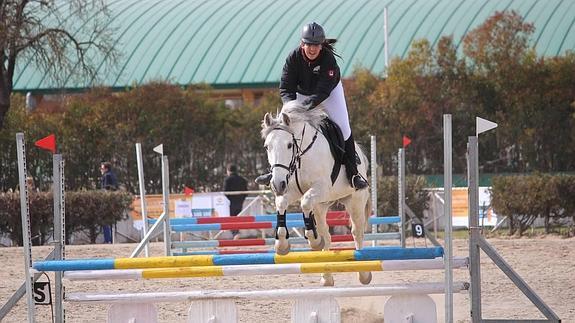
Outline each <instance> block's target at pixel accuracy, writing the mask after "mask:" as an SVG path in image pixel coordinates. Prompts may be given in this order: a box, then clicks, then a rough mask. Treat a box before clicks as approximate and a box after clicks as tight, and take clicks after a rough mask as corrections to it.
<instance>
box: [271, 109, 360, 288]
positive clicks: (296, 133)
mask: <svg viewBox="0 0 575 323" xmlns="http://www.w3.org/2000/svg"><path fill="white" fill-rule="evenodd" d="M326 117H327V115H326V113H325V112H324V110H323V109H321V106H319V107H316V108H315V109H313V110H307V109H306V108H305V107H303V106H301V105H300V103H299V102H297V101H291V102H288V103H286V104H284V106H283V107H282V111H281V113H280V114H279V115H278V116H277V117H276V118H274V117H272V115H271V114H269V113H266V115H265V117H264V119H263V121H262V131H261V134H262V137H263V138H264V140H265V144H264V147H265V149H266V151H267V157H268V162H269V163H270V165H271V169H272V179H271V182H270V185H271V187H272V190H273V191H274V194H275V197H276V198H275V202H276V209H277V212H278V219H277V221H278V222H277V227H276V243H275V251H276V253H278V254H281V255H285V254H287V253H288V252H289V249H290V245H289V241H288V238H289V234H288V229H287V227H286V220H285V219H286V217H285V213H286V209H287V208H288V206H289V205H290V204H292V203H294V202H296V201H297V200H301V209H302V211H303V214H304V222H305V236H306V238H307V239H308V243H309V245H310V247H311V248H312V249H313V250H322V249H323V250H329V248H330V245H331V236H330V234H329V227H328V225H327V222H326V213H327V210H328V208H329V207H330V205H332V204H333V203H335V202H336V201H339V202H341V203H342V204H343V205H344V206H345V209H346V211H347V212H348V213H349V214H350V218H351V232H352V235H353V238H354V242H355V249H357V250H359V249H361V248H362V246H363V236H364V231H365V228H366V224H367V217H368V216H369V214H370V201H369V194H370V193H369V189H364V190H358V191H356V190H355V189H354V188H352V187H351V186H350V183H349V181H348V179H347V177H346V174H345V168H344V167H345V166H343V165H342V167H341V169H340V172H339V175H338V177H337V179H336V180H335V182H334V183H333V184H332V180H331V177H330V174H331V171H332V167H333V166H334V163H335V161H334V158H333V156H332V154H331V151H330V147H329V143H328V141H327V139H326V138H325V137H324V135H323V134H322V133H321V131H320V130H319V129H320V128H319V125H320V123H321V122H322V120H323V119H324V118H326ZM356 151H357V153H358V155H359V157H360V160H361V163H360V164H359V165H358V171H359V173H360V174H361V175H362V176H363V177H364V178H367V176H366V174H367V165H368V159H367V157H366V156H365V154H364V153H363V151H362V150H361V149H360V147H359V146H358V145H357V144H356ZM316 224H317V228H316ZM359 280H360V282H361V283H363V284H369V282H370V281H371V272H360V273H359ZM321 283H322V284H323V285H325V286H332V285H333V284H334V282H333V276H332V275H331V274H329V273H324V274H322V279H321Z"/></svg>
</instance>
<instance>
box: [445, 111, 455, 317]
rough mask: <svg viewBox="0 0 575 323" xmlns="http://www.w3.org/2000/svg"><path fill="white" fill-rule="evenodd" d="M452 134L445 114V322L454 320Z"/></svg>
mask: <svg viewBox="0 0 575 323" xmlns="http://www.w3.org/2000/svg"><path fill="white" fill-rule="evenodd" d="M451 140H452V136H451V114H444V115H443V189H444V194H445V196H444V201H445V204H444V208H443V212H444V218H445V229H444V231H445V253H444V255H443V259H444V263H445V322H446V323H452V322H453V263H452V258H453V249H452V240H451V239H452V237H451V229H452V214H451V213H452V199H451V190H452V166H451V165H452V141H451Z"/></svg>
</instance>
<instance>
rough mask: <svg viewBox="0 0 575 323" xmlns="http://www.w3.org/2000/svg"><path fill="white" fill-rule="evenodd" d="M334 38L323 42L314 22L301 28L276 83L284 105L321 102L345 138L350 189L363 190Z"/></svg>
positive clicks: (266, 179) (267, 177) (263, 180)
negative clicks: (278, 81)
mask: <svg viewBox="0 0 575 323" xmlns="http://www.w3.org/2000/svg"><path fill="white" fill-rule="evenodd" d="M335 42H336V40H335V39H326V38H325V33H324V31H323V28H322V27H321V26H320V25H319V24H317V23H315V22H312V23H309V24H306V25H305V26H303V29H302V32H301V42H300V45H299V46H298V47H297V48H296V49H294V50H293V51H292V52H291V53H290V54H289V56H288V57H287V59H286V62H285V64H284V67H283V72H282V77H281V81H280V95H281V97H282V101H283V102H284V103H286V102H289V101H292V100H298V101H300V102H301V103H302V104H303V105H304V106H307V107H308V108H309V109H313V108H315V107H316V106H318V105H319V104H320V103H323V106H324V107H325V110H326V113H327V115H328V117H329V118H330V119H331V120H332V121H334V122H335V123H336V124H337V125H338V126H339V128H340V129H341V132H342V135H343V138H344V139H345V157H344V165H345V170H346V174H347V178H348V180H349V182H350V184H351V186H352V187H354V188H355V189H363V188H366V187H367V185H368V184H367V182H366V180H365V179H364V178H363V177H362V176H361V175H360V174H359V173H358V171H357V161H356V153H355V142H354V140H353V135H352V133H351V127H350V125H349V116H348V113H347V104H346V102H345V96H344V93H343V86H342V84H341V76H340V71H339V66H338V65H337V62H336V60H335V56H338V57H339V55H337V54H336V53H335V50H334V47H333V44H334V43H335ZM271 178H272V174H271V173H268V174H264V175H261V176H259V177H257V178H256V183H258V184H260V185H269V183H270V181H271Z"/></svg>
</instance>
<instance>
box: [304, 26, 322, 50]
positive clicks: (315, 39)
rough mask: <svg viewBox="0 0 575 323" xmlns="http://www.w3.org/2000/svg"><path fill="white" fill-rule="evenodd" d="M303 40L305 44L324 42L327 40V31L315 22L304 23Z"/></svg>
mask: <svg viewBox="0 0 575 323" xmlns="http://www.w3.org/2000/svg"><path fill="white" fill-rule="evenodd" d="M301 41H302V42H304V43H305V44H313V45H320V44H323V42H324V41H325V32H324V31H323V28H322V26H320V25H319V24H317V23H315V22H312V23H310V24H306V25H304V26H303V29H302V30H301Z"/></svg>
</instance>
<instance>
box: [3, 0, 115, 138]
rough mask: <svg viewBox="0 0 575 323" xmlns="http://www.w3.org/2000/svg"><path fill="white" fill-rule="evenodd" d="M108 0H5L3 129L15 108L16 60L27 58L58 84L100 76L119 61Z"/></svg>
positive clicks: (93, 78)
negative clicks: (13, 100)
mask: <svg viewBox="0 0 575 323" xmlns="http://www.w3.org/2000/svg"><path fill="white" fill-rule="evenodd" d="M110 18H111V16H110V12H109V10H108V8H107V5H106V1H105V0H66V1H56V0H0V128H2V127H3V125H4V120H5V117H6V114H7V113H8V111H9V109H10V95H11V94H12V91H13V89H14V72H15V70H16V65H17V61H21V62H24V61H28V62H29V63H28V64H33V65H29V66H33V68H35V69H37V70H39V71H42V72H43V73H44V75H46V76H47V77H46V79H49V80H51V81H53V82H54V84H57V85H63V84H64V82H67V81H68V82H69V81H85V82H86V83H84V84H86V85H91V84H94V82H97V81H98V78H97V73H98V71H99V72H100V73H101V72H102V67H101V66H100V65H101V64H100V63H101V62H104V64H103V68H104V69H107V68H109V67H112V66H114V64H113V63H114V62H115V60H116V58H117V52H116V51H115V49H114V47H113V45H114V42H113V39H112V38H111V36H112V34H113V32H114V30H113V28H112V27H111V25H110V21H111V19H110Z"/></svg>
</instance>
